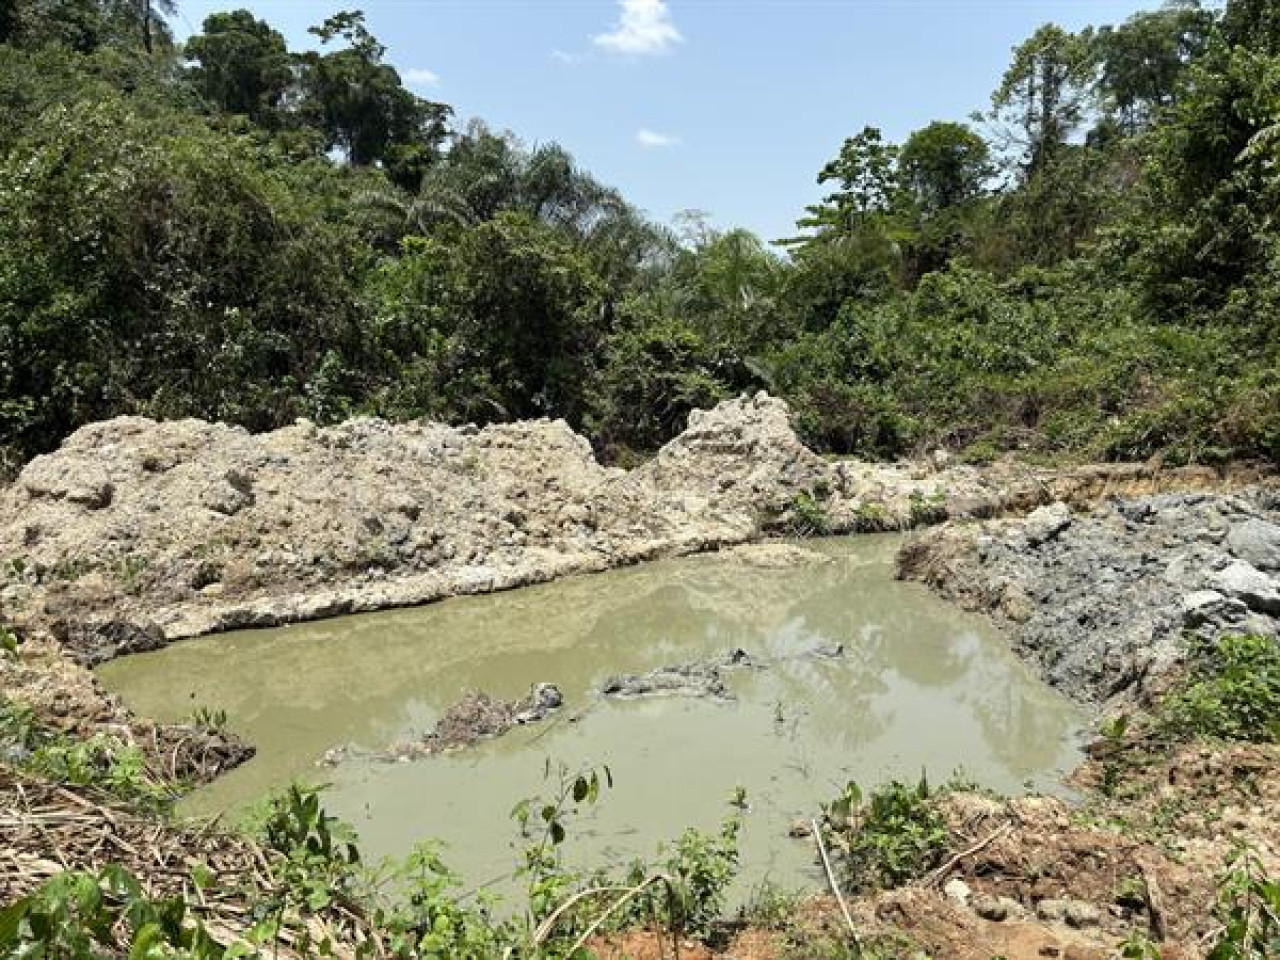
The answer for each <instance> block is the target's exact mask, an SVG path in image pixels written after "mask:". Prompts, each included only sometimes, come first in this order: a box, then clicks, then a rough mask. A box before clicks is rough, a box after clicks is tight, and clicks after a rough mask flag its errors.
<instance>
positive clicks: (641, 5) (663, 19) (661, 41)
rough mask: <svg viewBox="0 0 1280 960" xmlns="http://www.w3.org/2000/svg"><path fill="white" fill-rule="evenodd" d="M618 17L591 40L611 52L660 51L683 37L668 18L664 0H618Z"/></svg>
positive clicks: (648, 52)
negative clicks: (615, 22)
mask: <svg viewBox="0 0 1280 960" xmlns="http://www.w3.org/2000/svg"><path fill="white" fill-rule="evenodd" d="M618 2H619V4H621V6H622V17H621V18H620V19H619V21H618V26H617V27H615V28H614V29H613V31H611V32H610V33H602V34H600V35H599V36H596V37H593V38H592V42H594V43H595V45H596V46H598V47H604V48H605V49H606V50H609V51H612V52H613V53H626V54H634V55H642V54H653V53H664V52H665V51H667V50H669V49H671V47H672V46H674V45H675V44H677V43H679V42H681V41H682V40H684V37H683V36H681V34H680V30H679V29H678V28H677V27H676V25H675V23H674V22H672V20H671V11H670V10H669V9H668V8H667V4H666V0H618Z"/></svg>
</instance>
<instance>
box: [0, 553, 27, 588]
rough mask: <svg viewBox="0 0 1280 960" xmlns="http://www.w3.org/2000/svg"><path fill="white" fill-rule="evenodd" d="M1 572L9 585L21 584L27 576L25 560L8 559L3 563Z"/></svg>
mask: <svg viewBox="0 0 1280 960" xmlns="http://www.w3.org/2000/svg"><path fill="white" fill-rule="evenodd" d="M0 570H2V571H3V573H4V576H5V579H6V580H8V581H10V582H11V583H21V582H22V581H23V580H24V579H25V578H26V574H27V558H26V557H10V558H9V559H8V560H6V561H5V562H4V566H3V567H0Z"/></svg>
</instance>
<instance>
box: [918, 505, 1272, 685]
mask: <svg viewBox="0 0 1280 960" xmlns="http://www.w3.org/2000/svg"><path fill="white" fill-rule="evenodd" d="M1278 522H1280V495H1278V494H1277V492H1276V491H1275V490H1274V489H1273V488H1266V487H1257V488H1253V489H1248V490H1242V491H1240V492H1239V493H1237V494H1235V495H1227V494H1207V493H1195V494H1169V495H1160V496H1154V497H1141V498H1133V499H1116V500H1113V501H1110V502H1107V503H1105V504H1102V505H1100V506H1098V507H1096V508H1094V509H1092V510H1087V511H1084V512H1080V513H1073V512H1072V511H1071V510H1070V509H1069V508H1068V507H1067V506H1066V505H1065V504H1054V505H1052V506H1049V507H1044V508H1040V509H1038V510H1036V511H1034V512H1033V513H1031V514H1030V515H1029V516H1027V517H1026V518H1024V519H1020V520H1004V521H997V522H992V523H988V524H985V525H973V524H968V525H960V524H955V525H948V526H945V527H941V528H938V529H935V530H931V531H927V532H925V533H922V534H920V535H918V536H917V537H915V538H914V539H913V540H912V541H911V542H910V543H908V544H907V546H906V547H905V548H904V549H903V552H902V554H901V556H900V558H899V568H900V574H901V575H902V576H904V577H909V578H913V579H918V580H922V581H924V582H926V583H928V584H929V585H930V586H932V587H933V588H934V589H936V590H937V591H938V592H939V593H941V594H942V595H943V596H946V597H949V598H952V599H954V600H958V601H959V602H961V603H962V604H964V605H965V606H967V607H970V608H972V609H977V610H983V611H988V612H991V613H994V614H996V615H997V616H999V617H1001V618H1002V619H1003V620H1004V621H1006V623H1007V624H1008V625H1009V627H1010V630H1011V633H1012V638H1013V642H1014V645H1015V647H1016V648H1017V649H1018V650H1019V652H1021V653H1023V654H1024V655H1026V656H1027V657H1029V658H1030V659H1031V660H1032V661H1034V662H1035V663H1037V664H1038V665H1039V666H1040V667H1041V669H1042V670H1043V672H1044V674H1045V676H1046V677H1047V678H1048V679H1049V681H1050V682H1051V683H1053V684H1054V685H1055V686H1058V687H1060V688H1061V689H1063V690H1065V691H1066V692H1067V693H1069V694H1070V695H1072V696H1074V697H1077V698H1079V699H1084V700H1091V701H1095V702H1101V701H1106V700H1108V699H1110V698H1113V697H1117V696H1139V697H1141V696H1143V695H1145V694H1148V693H1151V692H1154V691H1158V690H1159V689H1160V687H1161V685H1162V682H1163V680H1164V679H1165V678H1166V676H1167V675H1169V673H1170V672H1171V671H1172V670H1174V669H1176V668H1177V667H1178V666H1179V665H1180V664H1181V663H1182V662H1183V661H1184V660H1185V657H1186V649H1187V647H1186V643H1185V640H1184V637H1185V635H1186V634H1188V633H1190V634H1194V635H1198V636H1200V637H1202V638H1205V639H1209V640H1212V639H1214V638H1217V637H1220V636H1222V635H1224V634H1238V633H1253V634H1259V635H1263V636H1270V637H1276V636H1278V635H1280V580H1278V573H1277V569H1276V567H1274V566H1272V565H1271V558H1272V554H1271V552H1270V551H1271V548H1272V547H1273V546H1274V545H1275V543H1276V540H1275V533H1276V532H1277V531H1280V527H1278V526H1277V523H1278Z"/></svg>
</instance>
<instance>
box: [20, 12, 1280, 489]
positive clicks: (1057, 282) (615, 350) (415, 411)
mask: <svg viewBox="0 0 1280 960" xmlns="http://www.w3.org/2000/svg"><path fill="white" fill-rule="evenodd" d="M172 13H173V7H172V5H171V4H169V3H166V2H161V0H150V2H148V0H11V2H9V3H6V4H3V5H0V196H2V197H3V198H4V208H5V216H4V217H3V218H0V474H9V473H12V472H13V471H14V470H16V469H17V468H18V467H19V466H20V465H21V464H22V463H23V462H24V461H25V460H26V459H27V458H29V457H31V456H32V455H34V454H36V453H39V452H42V451H45V450H48V449H50V448H52V447H54V446H56V445H57V444H58V443H59V442H60V441H61V439H62V438H63V437H65V436H66V435H67V433H68V432H69V431H71V430H74V429H75V428H76V427H78V426H80V425H82V424H84V423H87V422H89V421H92V420H95V419H99V418H103V417H110V416H114V415H117V414H122V413H135V414H145V415H149V416H157V417H171V416H200V417H207V418H216V419H222V420H227V421H230V422H235V423H240V424H244V425H245V426H248V427H249V428H251V429H268V428H271V427H275V426H279V425H282V424H285V423H288V422H290V421H292V420H293V419H294V418H296V417H299V416H307V417H311V418H313V419H315V420H318V421H321V422H330V421H334V420H337V419H340V418H342V417H346V416H350V415H353V414H358V413H368V414H377V415H382V416H387V417H393V418H414V417H424V416H426V417H433V418H439V419H443V420H448V421H454V422H467V421H470V422H488V421H494V420H504V419H508V418H515V417H535V416H556V417H565V418H567V419H569V421H570V422H571V423H572V424H573V425H574V426H575V427H576V428H578V429H581V430H583V431H585V432H586V433H587V435H588V436H590V437H591V439H592V441H593V443H594V444H595V445H596V447H597V450H598V452H599V453H600V454H601V455H602V456H605V457H608V458H613V459H618V460H623V461H628V460H631V459H634V458H635V457H639V456H644V455H646V454H647V452H649V451H651V450H652V449H654V448H655V447H656V446H657V445H658V444H660V443H662V442H663V441H664V440H666V439H667V438H669V437H670V436H672V435H673V434H674V433H675V432H676V431H677V430H679V429H680V427H681V426H682V424H683V420H684V418H685V416H686V415H687V413H688V412H689V410H691V409H693V408H694V407H697V406H703V405H706V404H709V403H713V402H715V401H716V400H718V399H720V398H723V397H726V396H730V395H732V394H734V393H737V392H741V391H745V390H755V389H761V388H765V389H769V390H771V391H774V392H777V393H779V394H781V395H782V396H784V397H785V398H787V399H788V400H789V401H790V402H791V404H792V406H793V408H794V410H795V412H796V416H797V422H798V424H799V425H800V427H801V428H802V430H803V432H804V434H805V436H806V439H807V440H809V441H810V442H811V443H813V444H814V445H815V446H816V447H818V448H819V449H821V450H824V451H830V452H834V453H842V454H848V453H853V454H858V455H862V456H875V457H894V456H902V455H907V454H912V453H918V452H920V451H922V450H926V449H930V448H932V447H936V446H943V447H947V448H951V449H953V450H955V451H956V452H957V453H958V454H959V455H961V456H964V457H966V458H969V459H973V460H983V459H988V458H991V457H995V456H1000V455H1003V454H1005V453H1007V452H1020V453H1022V454H1023V455H1035V456H1042V457H1043V456H1052V457H1058V458H1084V457H1090V458H1097V457H1102V458H1143V457H1150V456H1160V457H1163V458H1165V459H1166V460H1171V461H1210V462H1212V461H1218V460H1223V459H1226V458H1231V457H1268V458H1271V459H1275V458H1276V457H1277V456H1278V455H1280V321H1277V319H1276V318H1277V317H1280V268H1278V267H1277V264H1280V256H1278V255H1277V254H1278V253H1280V230H1278V228H1277V226H1276V223H1275V220H1274V217H1273V216H1272V211H1274V210H1275V209H1277V206H1278V205H1280V152H1278V151H1280V96H1277V91H1280V16H1278V15H1277V13H1276V5H1275V4H1273V3H1269V2H1262V0H1229V2H1227V3H1226V4H1225V6H1224V7H1222V8H1221V9H1217V8H1209V7H1204V6H1201V5H1200V4H1199V3H1196V2H1193V0H1176V2H1171V3H1167V4H1165V5H1164V6H1163V7H1160V8H1158V9H1152V10H1149V11H1144V12H1142V13H1139V14H1136V15H1135V16H1133V17H1132V18H1130V19H1129V20H1126V21H1125V22H1123V23H1119V24H1101V25H1098V26H1096V27H1092V28H1089V29H1086V30H1082V31H1080V32H1078V33H1073V32H1070V31H1067V30H1065V29H1063V28H1062V27H1060V26H1056V25H1053V24H1047V25H1045V26H1043V27H1041V28H1040V29H1038V30H1037V31H1036V32H1035V33H1034V34H1033V35H1032V36H1031V37H1029V38H1028V39H1027V40H1026V41H1025V42H1024V43H1022V44H1020V45H1019V46H1018V47H1017V48H1016V49H1015V50H1014V51H1013V53H1012V58H1011V62H1010V63H1009V64H1007V65H1001V64H992V77H993V86H994V88H995V89H994V91H993V95H992V98H991V102H990V104H989V106H988V108H987V109H986V110H985V112H981V113H977V114H975V115H974V117H973V118H971V121H970V122H969V123H966V122H962V120H961V119H959V118H940V119H938V120H937V121H935V122H933V123H930V124H927V125H926V126H924V127H923V128H921V129H919V130H916V131H914V132H911V133H910V134H909V135H907V136H905V137H904V138H903V140H902V142H901V143H895V142H892V141H891V140H890V139H889V138H886V136H885V135H884V133H883V129H882V128H881V127H880V126H878V125H877V120H878V119H887V118H875V117H865V118H855V120H856V121H857V122H855V123H853V124H851V127H850V129H851V132H850V135H849V136H848V138H847V139H846V140H845V141H844V142H843V144H833V151H832V152H833V154H834V155H833V157H832V159H831V161H830V162H829V163H827V164H826V165H824V166H823V167H822V169H820V170H818V171H816V177H817V181H818V183H819V184H820V185H821V187H822V188H823V191H824V196H823V199H822V200H821V201H820V202H819V203H817V204H815V205H814V206H813V207H811V208H809V209H808V210H806V211H802V212H800V215H799V217H798V223H797V235H796V236H795V237H792V238H790V239H788V240H786V241H785V242H782V243H781V244H780V245H778V246H775V245H771V244H770V243H767V242H765V241H763V240H761V239H760V238H758V237H755V236H753V235H752V234H750V233H749V232H747V231H743V230H735V229H727V230H721V229H717V228H716V227H713V226H712V225H711V222H710V220H709V219H708V218H707V217H706V216H704V215H701V214H699V213H697V212H690V213H689V214H688V215H687V216H685V217H684V218H683V219H682V221H681V222H680V223H678V224H676V225H675V227H674V228H673V227H667V226H664V225H661V224H656V223H654V222H652V221H651V220H650V219H648V218H647V217H646V216H644V215H643V214H642V213H641V212H640V211H638V210H636V209H635V208H634V207H633V206H631V205H630V204H628V203H627V201H626V200H625V198H624V197H622V196H621V195H620V194H619V193H618V191H616V190H614V189H612V188H610V187H609V186H607V185H605V184H603V183H601V182H600V181H599V180H597V179H596V178H595V177H593V176H591V174H589V173H588V172H587V171H585V170H583V169H582V168H581V167H580V166H579V165H578V164H577V163H576V162H575V160H574V158H573V157H572V156H571V155H570V154H569V153H568V152H567V151H566V150H565V149H564V148H563V147H561V146H560V145H557V144H554V143H540V144H539V145H537V146H534V147H529V146H526V145H525V144H524V143H522V142H521V141H520V140H518V139H517V138H516V137H515V136H513V135H511V134H509V133H504V132H500V131H495V130H493V129H491V128H489V127H487V126H486V125H484V124H483V123H481V122H479V121H472V122H471V123H469V124H467V125H466V126H461V125H458V124H456V123H455V122H454V120H453V117H452V111H451V109H450V108H449V106H448V105H446V104H441V103H435V102H432V101H429V100H425V99H422V98H420V97H418V96H417V95H416V94H414V93H413V92H412V91H411V90H409V89H408V88H407V87H406V86H405V85H404V83H403V81H402V79H401V77H400V76H399V74H398V73H397V71H396V70H395V68H394V67H393V66H392V65H391V64H389V63H387V62H386V51H385V49H384V47H383V46H382V44H381V43H380V42H379V41H378V39H377V37H376V36H374V34H373V33H372V32H371V30H370V27H369V24H368V22H367V21H366V20H365V18H364V17H363V15H362V14H361V13H359V12H358V11H337V12H335V13H334V14H333V15H332V16H330V17H328V18H327V19H325V20H324V21H323V22H321V23H319V24H317V25H316V26H315V27H314V28H313V31H312V32H313V34H314V35H315V37H316V40H317V42H318V43H319V47H318V49H312V50H304V51H298V50H291V49H290V48H289V46H288V43H287V42H286V40H285V38H284V37H283V36H282V34H281V33H280V32H279V31H277V30H276V29H275V28H274V27H273V26H271V25H270V24H269V23H267V22H264V21H263V20H261V19H259V18H257V17H255V16H254V15H253V14H251V13H250V12H248V11H246V10H230V11H227V12H220V13H214V14H212V15H210V16H209V17H207V18H206V19H205V21H204V23H203V25H202V28H201V30H200V31H199V32H197V33H195V34H194V35H193V36H191V37H190V38H189V39H188V40H187V41H186V43H185V44H182V45H181V46H179V45H176V44H175V43H174V42H173V39H172V35H171V33H170V31H169V30H168V27H167V25H166V24H167V20H168V18H169V17H170V16H171V15H172ZM814 96H815V98H816V97H819V96H821V94H820V92H818V91H815V93H814ZM831 109H835V107H834V106H833V107H832V108H831Z"/></svg>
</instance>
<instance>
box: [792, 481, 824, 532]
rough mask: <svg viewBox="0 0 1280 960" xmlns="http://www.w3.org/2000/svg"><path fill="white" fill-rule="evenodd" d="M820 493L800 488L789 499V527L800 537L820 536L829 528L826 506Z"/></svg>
mask: <svg viewBox="0 0 1280 960" xmlns="http://www.w3.org/2000/svg"><path fill="white" fill-rule="evenodd" d="M820 496H821V495H820V494H815V493H811V492H810V491H808V490H802V491H800V492H799V493H797V494H796V495H795V498H794V499H793V500H792V501H791V529H792V532H793V533H794V534H796V535H797V536H801V537H820V536H822V535H823V534H826V533H828V532H829V531H830V530H831V521H830V519H829V518H828V517H827V508H826V507H825V506H824V505H823V504H822V502H821V499H820Z"/></svg>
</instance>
